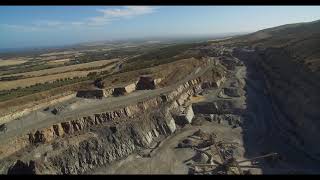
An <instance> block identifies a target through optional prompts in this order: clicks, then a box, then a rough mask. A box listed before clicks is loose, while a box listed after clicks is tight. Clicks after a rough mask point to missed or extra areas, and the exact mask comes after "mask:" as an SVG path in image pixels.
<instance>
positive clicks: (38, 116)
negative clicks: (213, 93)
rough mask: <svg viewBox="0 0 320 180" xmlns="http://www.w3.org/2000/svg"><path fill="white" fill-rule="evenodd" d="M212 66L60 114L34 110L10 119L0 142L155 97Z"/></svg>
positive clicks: (88, 103)
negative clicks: (173, 81)
mask: <svg viewBox="0 0 320 180" xmlns="http://www.w3.org/2000/svg"><path fill="white" fill-rule="evenodd" d="M213 66H214V64H213V63H212V62H211V61H210V62H209V65H207V66H205V67H201V68H200V69H199V68H197V69H196V70H195V71H194V72H193V73H190V74H189V75H188V76H187V77H185V78H184V79H183V80H181V81H179V82H178V83H176V84H175V85H171V86H167V87H165V88H159V89H155V90H143V91H136V92H133V93H131V94H129V95H127V96H121V97H108V98H104V99H102V100H89V101H83V102H85V103H83V104H80V105H79V106H78V107H77V108H75V109H72V110H70V111H66V112H61V114H60V115H53V114H50V113H44V112H43V111H42V110H38V111H35V112H34V113H31V114H29V115H27V116H26V117H22V118H21V119H19V120H13V121H10V122H9V123H8V124H7V127H8V130H7V132H6V133H5V134H2V135H1V136H0V143H6V142H7V141H10V139H11V138H12V137H16V136H20V135H23V134H26V133H28V132H29V131H30V130H33V129H41V128H44V127H48V126H50V125H52V124H55V123H58V122H63V121H65V120H66V119H67V118H77V117H82V116H86V115H88V114H93V113H99V112H103V111H108V110H112V109H115V108H119V107H123V106H126V105H129V104H134V103H137V102H139V101H143V100H147V99H150V98H153V97H157V96H159V95H161V94H162V93H167V92H170V91H173V90H174V89H175V88H177V87H178V86H179V85H180V84H182V83H185V82H187V81H189V80H192V79H195V78H197V77H199V76H201V75H203V74H204V73H205V72H207V71H208V70H209V69H211V68H212V67H213Z"/></svg>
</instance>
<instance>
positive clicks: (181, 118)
mask: <svg viewBox="0 0 320 180" xmlns="http://www.w3.org/2000/svg"><path fill="white" fill-rule="evenodd" d="M193 118H194V113H193V110H192V106H188V107H187V108H186V109H185V110H184V112H182V113H181V114H177V115H175V117H174V119H175V122H176V124H178V125H181V126H183V125H185V124H190V123H191V122H192V119H193Z"/></svg>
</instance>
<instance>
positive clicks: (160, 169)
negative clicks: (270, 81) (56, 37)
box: [0, 48, 316, 174]
mask: <svg viewBox="0 0 320 180" xmlns="http://www.w3.org/2000/svg"><path fill="white" fill-rule="evenodd" d="M224 49H225V48H224ZM232 50H233V49H231V50H230V49H226V52H225V53H230V52H231V54H229V56H227V58H225V57H224V56H222V57H224V58H208V59H207V60H206V63H205V64H204V66H200V67H197V68H195V71H194V72H193V73H191V74H189V75H188V76H187V77H185V78H184V79H182V80H181V81H179V82H178V83H176V84H174V85H170V86H167V87H157V86H156V83H155V82H156V81H157V82H158V81H160V80H150V77H147V78H146V77H143V78H142V79H143V80H144V81H147V82H148V83H146V84H143V83H141V82H132V83H131V84H126V85H124V86H121V87H115V88H114V89H112V90H110V89H104V90H94V91H92V92H94V94H97V95H93V96H92V94H90V92H88V91H83V92H81V93H79V95H78V97H72V98H70V99H68V100H66V101H63V102H61V103H58V104H56V105H54V106H51V107H48V109H46V110H44V109H39V110H36V111H34V112H32V113H30V114H29V115H26V116H24V117H22V118H20V119H19V120H14V121H10V122H8V123H7V127H8V131H7V133H5V134H3V135H2V136H1V137H0V143H1V144H4V145H3V146H1V149H0V172H1V173H4V174H6V173H8V174H17V173H25V174H245V173H247V174H279V173H280V174H281V173H294V172H308V173H313V172H316V170H315V169H314V167H315V166H314V163H315V162H314V161H313V160H312V159H310V158H309V156H308V155H307V154H305V153H300V152H298V150H296V149H295V148H292V147H293V145H288V144H290V143H287V142H286V141H285V140H282V139H277V138H275V137H278V136H277V133H278V132H277V130H276V129H275V124H274V123H275V122H274V121H275V120H276V117H275V115H274V114H275V113H274V110H273V105H272V101H271V100H270V98H269V96H268V94H267V93H266V89H268V88H267V86H268V85H267V84H266V83H265V82H264V81H258V80H257V77H259V78H261V79H263V74H261V73H259V72H256V71H254V68H253V65H252V64H250V62H248V61H246V60H245V59H242V58H241V56H237V57H235V56H233V54H232V52H233V51H232ZM238 53H241V52H238ZM218 67H219V68H218ZM218 69H220V70H219V71H218ZM221 69H223V70H222V71H221ZM253 72H254V73H253ZM137 85H138V88H137V89H135V88H136V87H137ZM96 96H98V97H99V98H95V97H96ZM92 97H94V98H92ZM258 102H259V103H258ZM53 110H55V111H54V112H57V113H52V112H53ZM206 143H209V144H206ZM223 144H229V145H230V144H231V145H230V146H229V145H228V146H227V145H223ZM272 153H273V154H272ZM266 154H272V155H274V154H276V157H277V158H274V159H271V160H270V159H264V158H262V159H259V161H254V160H252V159H254V158H255V157H261V156H264V155H266ZM229 156H231V157H232V158H231V159H232V163H235V164H236V165H230V164H232V163H229V164H228V162H229V161H228V160H230V159H228V157H229ZM293 156H294V158H292V157H293ZM301 159H303V160H304V162H303V163H301V162H300V161H301ZM230 162H231V161H230ZM237 163H238V164H237ZM226 164H228V168H226V169H224V168H222V169H219V168H221V167H225V166H226ZM239 164H240V165H239ZM229 165H230V166H229ZM218 167H219V168H218ZM239 167H240V168H239ZM210 168H211V169H210ZM212 168H214V169H215V170H212ZM208 169H209V170H208Z"/></svg>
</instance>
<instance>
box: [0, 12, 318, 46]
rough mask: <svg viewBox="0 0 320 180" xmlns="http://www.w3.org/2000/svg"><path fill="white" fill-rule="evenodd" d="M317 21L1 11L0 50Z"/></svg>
mask: <svg viewBox="0 0 320 180" xmlns="http://www.w3.org/2000/svg"><path fill="white" fill-rule="evenodd" d="M318 19H320V6H1V7H0V39H1V40H0V48H20V47H34V46H56V45H65V44H73V43H78V42H86V41H87V42H88V41H103V40H117V39H125V38H145V37H174V36H196V35H214V34H221V33H235V32H253V31H257V30H260V29H264V28H269V27H273V26H278V25H282V24H288V23H297V22H308V21H314V20H318Z"/></svg>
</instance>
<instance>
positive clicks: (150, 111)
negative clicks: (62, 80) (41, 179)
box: [20, 77, 207, 174]
mask: <svg viewBox="0 0 320 180" xmlns="http://www.w3.org/2000/svg"><path fill="white" fill-rule="evenodd" d="M204 80H207V79H203V78H201V77H199V78H196V79H192V80H189V81H187V82H185V83H182V84H181V85H179V86H177V88H175V89H174V90H172V91H170V92H167V93H163V94H161V95H160V96H158V97H154V98H151V99H146V100H144V101H141V102H138V103H135V104H129V105H127V106H125V107H119V108H117V109H114V110H111V111H106V112H100V113H95V114H88V115H86V116H84V117H80V118H71V119H68V120H67V121H63V122H57V123H55V124H54V125H52V126H50V127H47V128H43V129H39V130H34V131H32V132H30V133H29V134H27V135H24V136H22V137H20V138H22V139H27V141H28V142H27V143H28V144H26V145H25V146H24V147H26V146H28V147H37V146H39V147H41V146H46V145H48V144H49V145H50V144H51V145H52V146H53V144H60V145H55V146H54V147H58V148H57V149H56V150H50V151H48V152H47V153H46V155H44V154H43V155H42V156H41V157H45V159H46V160H45V161H44V160H42V161H41V163H42V164H41V166H39V168H38V170H37V171H39V172H41V173H54V174H79V173H85V172H86V171H89V170H90V169H92V168H94V167H96V166H102V165H105V164H108V163H111V162H113V161H116V160H119V159H122V158H124V157H126V156H128V155H129V154H131V153H133V152H136V151H139V150H140V149H143V148H148V147H149V145H150V144H151V143H152V142H153V141H154V139H155V138H163V137H166V136H169V135H170V134H171V133H173V132H174V131H175V130H176V121H175V119H174V118H173V116H172V115H171V113H170V110H171V108H173V107H179V105H180V104H183V103H184V101H187V100H188V98H190V96H192V95H194V94H197V93H199V92H200V91H201V90H202V88H201V83H202V82H204ZM129 89H130V88H129ZM178 100H179V103H178ZM185 113H186V119H187V121H188V122H191V120H192V118H193V116H194V114H193V111H192V107H191V106H189V107H187V108H186V112H185ZM34 145H36V146H34ZM31 160H33V159H31ZM25 161H26V162H28V159H25Z"/></svg>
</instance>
